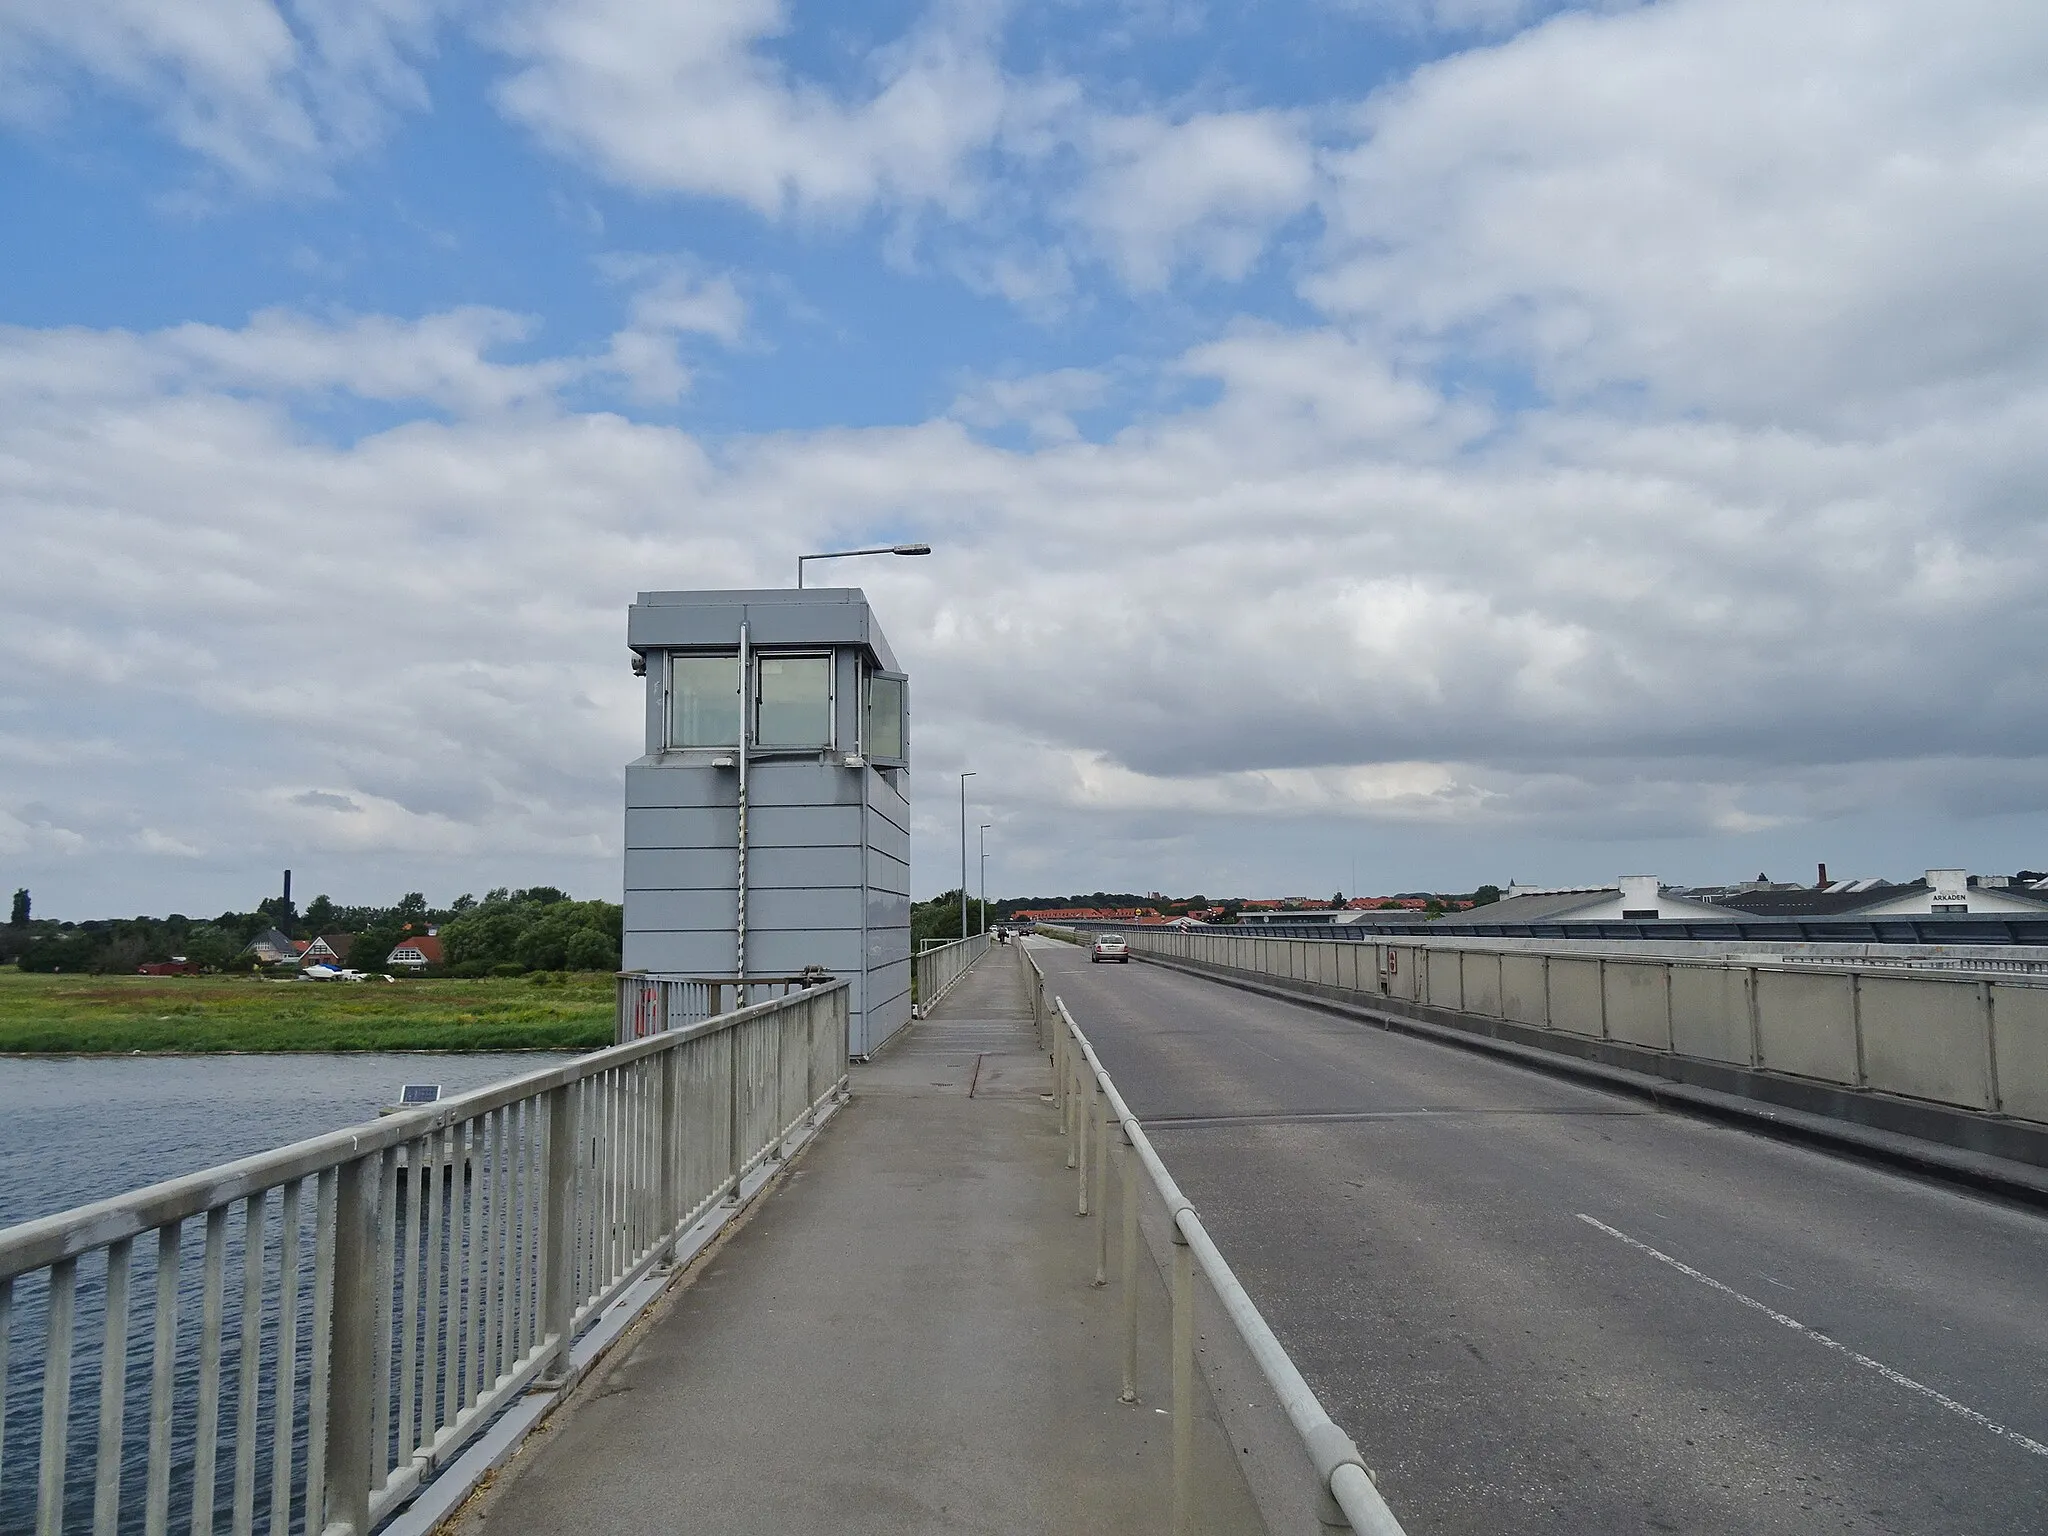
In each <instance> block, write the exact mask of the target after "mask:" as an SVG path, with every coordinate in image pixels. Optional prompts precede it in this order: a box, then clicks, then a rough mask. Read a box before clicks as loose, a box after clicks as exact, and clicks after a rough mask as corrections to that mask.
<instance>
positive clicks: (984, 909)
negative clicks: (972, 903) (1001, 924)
mask: <svg viewBox="0 0 2048 1536" xmlns="http://www.w3.org/2000/svg"><path fill="white" fill-rule="evenodd" d="M994 825H995V823H994V822H992V821H984V822H983V823H982V824H981V926H982V927H984V928H986V927H987V926H988V829H989V828H990V827H992V826H994Z"/></svg>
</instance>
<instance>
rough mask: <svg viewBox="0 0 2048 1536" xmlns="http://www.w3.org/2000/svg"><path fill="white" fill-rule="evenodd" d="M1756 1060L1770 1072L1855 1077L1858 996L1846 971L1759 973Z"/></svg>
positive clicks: (1841, 1078) (1830, 1079) (1845, 1080)
mask: <svg viewBox="0 0 2048 1536" xmlns="http://www.w3.org/2000/svg"><path fill="white" fill-rule="evenodd" d="M1756 1037H1757V1055H1758V1056H1759V1057H1760V1058H1761V1059H1760V1060H1759V1061H1758V1062H1757V1065H1758V1066H1760V1067H1763V1068H1765V1069H1766V1070H1768V1071H1772V1072H1791V1073H1794V1074H1795V1075H1797V1076H1799V1077H1817V1078H1819V1079H1821V1080H1822V1081H1823V1082H1829V1083H1845V1084H1854V1083H1855V1082H1856V997H1855V987H1854V983H1853V981H1852V979H1851V978H1850V977H1849V976H1848V975H1847V974H1846V973H1844V974H1839V975H1833V976H1801V975H1799V974H1797V973H1795V972H1792V971H1765V970H1760V971H1758V972H1757V973H1756Z"/></svg>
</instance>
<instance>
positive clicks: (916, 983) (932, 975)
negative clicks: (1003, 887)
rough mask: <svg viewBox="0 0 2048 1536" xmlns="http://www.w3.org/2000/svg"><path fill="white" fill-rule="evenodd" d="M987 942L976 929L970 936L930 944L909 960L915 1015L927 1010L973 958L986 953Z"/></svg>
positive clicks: (985, 937) (922, 1013) (942, 995)
mask: <svg viewBox="0 0 2048 1536" xmlns="http://www.w3.org/2000/svg"><path fill="white" fill-rule="evenodd" d="M988 945H989V936H988V935H987V934H986V933H977V934H975V935H973V936H972V937H970V938H965V939H954V940H952V941H950V942H949V943H945V944H936V945H933V946H932V947H931V948H930V949H927V950H925V951H924V952H923V953H922V954H919V955H918V956H916V957H915V958H914V959H913V960H912V961H911V962H910V967H911V977H910V981H911V988H912V994H911V995H912V996H913V997H915V998H916V999H917V1013H918V1017H919V1018H922V1017H924V1015H926V1014H928V1013H930V1012H931V1011H932V1007H933V1005H934V1004H936V1003H937V1002H938V1000H939V999H940V998H942V997H944V996H945V995H946V990H947V989H948V988H949V987H951V986H952V985H953V983H954V982H956V981H958V980H959V979H960V978H961V977H962V976H965V975H966V974H967V972H968V969H969V967H971V966H972V965H973V964H974V962H975V961H977V960H979V959H980V958H981V957H982V956H983V955H985V954H987V953H988Z"/></svg>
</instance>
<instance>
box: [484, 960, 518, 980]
mask: <svg viewBox="0 0 2048 1536" xmlns="http://www.w3.org/2000/svg"><path fill="white" fill-rule="evenodd" d="M491 974H492V975H493V976H524V975H525V974H526V967H525V966H523V965H521V964H520V963H519V962H518V961H517V960H507V961H505V962H504V963H503V964H502V965H494V966H492V967H491Z"/></svg>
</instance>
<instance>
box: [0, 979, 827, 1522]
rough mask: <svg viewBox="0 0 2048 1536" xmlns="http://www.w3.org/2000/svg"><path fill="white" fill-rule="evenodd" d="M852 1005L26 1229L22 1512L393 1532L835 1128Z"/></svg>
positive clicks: (251, 1161) (420, 1116)
mask: <svg viewBox="0 0 2048 1536" xmlns="http://www.w3.org/2000/svg"><path fill="white" fill-rule="evenodd" d="M847 1022H848V990H847V984H846V983H845V982H843V981H838V982H829V983H826V984H824V985H822V986H815V987H811V988H809V989H807V990H804V991H801V992H798V993H796V994H794V995H792V996H788V997H784V998H780V999H776V1000H773V1001H769V1002H763V1003H759V1004H756V1005H754V1006H752V1007H748V1008H743V1009H740V1010H738V1011H736V1012H731V1013H725V1014H720V1015H718V1016H716V1017H714V1018H710V1019H707V1020H704V1021H702V1022H699V1023H696V1024H692V1025H687V1026H684V1027H679V1028H672V1029H669V1030H666V1031H663V1032H660V1033H655V1034H651V1035H649V1036H647V1037H646V1038H644V1039H640V1040H634V1041H631V1042H629V1043H626V1044H622V1045H616V1046H613V1047H610V1048H609V1049H606V1050H602V1051H598V1052H595V1053H593V1054H591V1055H588V1056H584V1057H581V1058H579V1059H577V1060H575V1061H572V1062H568V1063H565V1064H563V1065H560V1066H555V1067H550V1068H547V1069H545V1070H543V1071H539V1072H534V1073H530V1074H528V1075H526V1076H523V1077H519V1078H514V1079H512V1080H510V1081H508V1082H504V1083H499V1084H496V1085H494V1086H492V1087H488V1088H483V1089H479V1090H478V1091H476V1092H474V1093H469V1094H464V1095H462V1096H461V1097H459V1098H455V1099H450V1100H446V1101H443V1102H442V1103H440V1104H437V1105H434V1106H432V1107H431V1108H426V1109H421V1110H416V1111H411V1112H406V1113H400V1114H394V1115H391V1116H389V1117H387V1118H385V1119H382V1120H378V1121H376V1122H373V1123H371V1124H366V1125H360V1126H356V1127H353V1128H351V1129H348V1130H343V1131H337V1132H334V1133H333V1134H331V1135H326V1136H319V1137H315V1138H313V1139H311V1140H309V1141H303V1142H300V1143H298V1144H297V1145H295V1146H290V1147H285V1148H281V1149H279V1150H276V1151H272V1152H265V1153H261V1154H259V1155H257V1156H255V1157H250V1158H245V1159H242V1160H241V1161H239V1162H234V1163H228V1164H225V1165H223V1166H220V1167H217V1168H211V1169H208V1170H206V1171H205V1172H202V1173H196V1174H192V1175H190V1176H188V1177H185V1178H180V1179H173V1180H170V1181H168V1182H166V1183H162V1184H157V1185H153V1186H151V1187H149V1188H147V1189H142V1190H138V1191H136V1192H134V1193H131V1194H126V1195H121V1196H118V1197H116V1198H114V1199H111V1200H104V1201H101V1202H99V1203H98V1204H95V1205H88V1206H83V1207H80V1208H79V1209H76V1210H71V1211H64V1212H61V1213H58V1214H56V1215H52V1216H47V1217H43V1218H41V1219H39V1220H35V1221H30V1222H25V1223H23V1224H21V1225H19V1226H15V1227H11V1228H9V1229H7V1230H5V1231H0V1529H4V1530H9V1531H14V1530H26V1529H28V1528H30V1526H31V1522H32V1524H33V1529H34V1530H35V1531H36V1532H38V1533H39V1536H56V1533H58V1532H60V1531H76V1530H86V1529H90V1530H92V1531H94V1532H95V1533H104V1536H111V1533H114V1532H117V1531H121V1532H126V1531H131V1530H139V1531H142V1532H144V1533H146V1536H159V1533H162V1532H165V1531H168V1530H169V1529H171V1528H172V1527H173V1526H175V1527H176V1528H178V1529H180V1530H190V1531H192V1532H194V1533H196V1536H208V1533H211V1532H212V1531H214V1530H215V1529H217V1528H219V1527H223V1526H225V1527H226V1528H227V1529H229V1530H232V1531H233V1532H235V1533H237V1536H248V1533H253V1532H255V1531H257V1530H267V1531H268V1532H270V1533H271V1536H290V1533H292V1532H295V1531H321V1532H324V1533H325V1536H344V1533H346V1536H365V1533H367V1532H369V1531H370V1530H372V1529H373V1528H374V1527H375V1526H376V1525H377V1524H378V1523H380V1522H381V1521H382V1520H384V1519H385V1518H386V1517H387V1516H389V1515H390V1514H391V1513H393V1512H394V1511H395V1510H397V1509H398V1508H399V1507H400V1506H401V1505H402V1504H404V1503H405V1501H406V1500H407V1499H408V1498H410V1497H411V1496H412V1495H413V1494H414V1493H415V1491H416V1490H418V1489H419V1488H421V1486H422V1485H423V1484H425V1483H426V1482H427V1480H428V1479H430V1478H431V1477H433V1476H434V1474H435V1473H436V1472H437V1471H438V1470H440V1469H441V1468H442V1467H444V1466H446V1465H447V1464H448V1463H449V1462H450V1461H451V1460H452V1459H454V1458H455V1456H456V1455H457V1453H458V1452H459V1451H460V1450H461V1449H462V1447H463V1446H464V1444H465V1443H466V1442H468V1441H470V1440H471V1439H472V1438H473V1437H475V1436H476V1435H477V1434H478V1432H479V1431H480V1430H481V1429H483V1428H484V1426H485V1425H486V1424H487V1423H488V1422H490V1421H491V1420H492V1418H493V1417H494V1415H496V1414H497V1413H498V1412H499V1410H500V1409H502V1408H504V1407H506V1406H507V1405H508V1404H509V1403H510V1402H511V1401H512V1400H513V1399H514V1398H516V1397H518V1396H519V1395H520V1394H522V1393H524V1392H526V1391H527V1390H528V1389H529V1388H531V1387H536V1386H546V1385H550V1384H558V1383H560V1382H561V1381H563V1380H564V1372H565V1369H566V1365H567V1362H568V1360H569V1353H570V1346H571V1344H572V1341H574V1340H575V1339H576V1338H577V1336H578V1335H579V1334H580V1333H582V1332H583V1331H585V1329H586V1328H588V1327H590V1326H591V1325H592V1324H593V1323H594V1322H595V1320H596V1319H597V1318H598V1317H599V1315H600V1314H601V1313H603V1312H604V1311H605V1310H606V1308H607V1307H609V1306H610V1305H611V1304H612V1302H613V1301H614V1300H615V1299H617V1298H620V1297H622V1296H623V1295H624V1294H625V1293H626V1292H627V1291H628V1290H629V1289H630V1288H633V1287H635V1286H636V1285H637V1284H638V1283H639V1282H640V1281H641V1279H642V1278H643V1277H645V1276H647V1275H648V1274H649V1273H650V1272H651V1271H652V1270H654V1269H655V1268H656V1267H657V1266H659V1265H661V1264H662V1263H663V1262H664V1261H665V1260H666V1259H667V1258H668V1257H669V1256H670V1255H671V1253H672V1251H673V1249H674V1247H675V1245H676V1244H677V1242H678V1240H679V1239H680V1238H682V1236H683V1235H684V1234H685V1233H687V1232H688V1231H690V1229H691V1227H692V1225H693V1223H696V1222H697V1221H698V1220H699V1218H700V1217H703V1216H705V1214H706V1213H707V1211H709V1210H710V1208H711V1207H714V1206H715V1205H717V1204H718V1203H720V1202H721V1201H724V1202H734V1201H736V1200H737V1199H738V1197H739V1193H740V1190H741V1187H742V1181H743V1180H744V1179H746V1178H747V1177H748V1176H749V1175H750V1174H751V1173H752V1171H753V1170H754V1169H755V1168H756V1167H757V1166H759V1165H761V1164H764V1163H766V1162H769V1161H772V1160H774V1159H776V1158H778V1157H780V1156H781V1155H782V1153H783V1150H784V1143H785V1141H786V1140H787V1139H788V1138H790V1137H792V1136H793V1135H798V1134H802V1128H803V1127H804V1124H805V1122H806V1120H807V1119H808V1120H809V1121H810V1122H811V1123H813V1124H815V1123H816V1122H817V1120H818V1119H819V1118H820V1117H821V1116H822V1114H823V1113H824V1112H825V1110H826V1106H827V1105H828V1103H829V1102H830V1101H831V1100H833V1099H834V1098H835V1097H836V1096H838V1095H840V1094H842V1093H843V1092H844V1089H845V1086H846V1044H847ZM16 1334H20V1335H22V1343H23V1345H24V1347H22V1348H18V1349H15V1350H14V1351H13V1355H12V1359H11V1360H10V1354H9V1346H10V1344H11V1343H13V1342H14V1340H15V1335H16ZM20 1408H26V1409H29V1410H30V1413H29V1414H27V1415H20V1416H19V1417H18V1416H17V1413H16V1412H15V1411H12V1410H17V1409H20ZM37 1409H39V1412H37V1411H35V1410H37ZM18 1465H19V1466H22V1467H24V1468H25V1467H27V1466H29V1465H32V1466H33V1468H34V1474H33V1476H32V1477H30V1476H27V1475H24V1474H23V1473H18V1472H17V1471H16V1468H17V1466H18Z"/></svg>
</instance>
